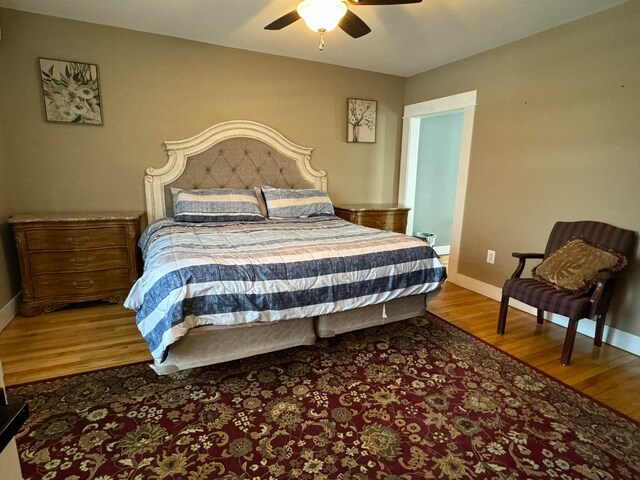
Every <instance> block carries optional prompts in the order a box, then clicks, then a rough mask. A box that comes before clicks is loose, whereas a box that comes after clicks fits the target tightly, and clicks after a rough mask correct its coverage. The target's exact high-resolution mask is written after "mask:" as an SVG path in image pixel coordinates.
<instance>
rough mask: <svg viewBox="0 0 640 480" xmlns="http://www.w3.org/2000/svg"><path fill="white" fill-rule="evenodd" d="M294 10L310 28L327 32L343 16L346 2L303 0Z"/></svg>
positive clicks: (337, 0) (336, 0) (340, 0)
mask: <svg viewBox="0 0 640 480" xmlns="http://www.w3.org/2000/svg"><path fill="white" fill-rule="evenodd" d="M296 10H297V11H298V14H299V15H300V16H301V17H302V19H303V20H304V22H305V23H306V24H307V27H309V28H310V29H311V30H313V31H314V32H328V31H330V30H333V29H334V28H336V26H337V25H338V23H339V22H340V20H341V19H342V17H344V16H345V14H346V13H347V4H346V3H344V1H342V0H303V1H302V2H300V3H299V4H298V7H297V8H296Z"/></svg>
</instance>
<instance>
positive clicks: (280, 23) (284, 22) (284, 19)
mask: <svg viewBox="0 0 640 480" xmlns="http://www.w3.org/2000/svg"><path fill="white" fill-rule="evenodd" d="M296 20H300V14H299V13H298V11H297V10H294V11H293V12H289V13H287V14H286V15H283V16H281V17H280V18H279V19H277V20H275V21H273V22H271V23H270V24H269V25H267V26H266V27H264V29H265V30H280V29H282V28H284V27H288V26H289V25H291V24H292V23H293V22H295V21H296Z"/></svg>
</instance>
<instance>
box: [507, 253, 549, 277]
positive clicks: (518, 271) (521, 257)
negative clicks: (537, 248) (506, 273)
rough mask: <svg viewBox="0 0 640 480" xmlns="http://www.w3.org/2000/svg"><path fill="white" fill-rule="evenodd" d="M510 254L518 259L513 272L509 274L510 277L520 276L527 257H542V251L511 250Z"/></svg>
mask: <svg viewBox="0 0 640 480" xmlns="http://www.w3.org/2000/svg"><path fill="white" fill-rule="evenodd" d="M511 255H512V256H514V257H515V258H517V259H518V267H517V268H516V270H515V272H513V274H512V275H511V278H520V275H522V271H523V270H524V264H525V263H526V261H527V260H528V259H530V258H537V259H542V258H544V253H518V252H513V253H512V254H511Z"/></svg>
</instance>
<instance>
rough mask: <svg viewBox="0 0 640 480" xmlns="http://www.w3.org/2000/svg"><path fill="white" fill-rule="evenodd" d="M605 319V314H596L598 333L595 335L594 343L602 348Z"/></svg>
mask: <svg viewBox="0 0 640 480" xmlns="http://www.w3.org/2000/svg"><path fill="white" fill-rule="evenodd" d="M604 319H605V316H604V315H602V314H600V315H596V334H595V336H594V337H593V344H594V345H595V346H596V347H598V348H600V347H602V335H603V333H604Z"/></svg>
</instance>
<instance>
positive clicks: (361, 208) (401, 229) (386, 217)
mask: <svg viewBox="0 0 640 480" xmlns="http://www.w3.org/2000/svg"><path fill="white" fill-rule="evenodd" d="M334 210H335V211H336V215H337V216H338V217H340V218H344V219H345V220H347V221H349V222H351V223H355V224H358V225H362V226H365V227H371V228H377V229H379V230H390V231H392V232H397V233H405V232H406V231H407V215H408V214H409V210H410V209H409V208H407V207H402V206H398V205H397V204H392V203H377V204H376V203H360V204H344V205H334Z"/></svg>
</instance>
